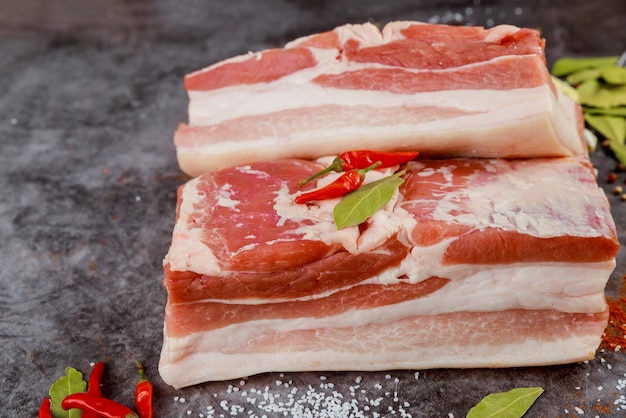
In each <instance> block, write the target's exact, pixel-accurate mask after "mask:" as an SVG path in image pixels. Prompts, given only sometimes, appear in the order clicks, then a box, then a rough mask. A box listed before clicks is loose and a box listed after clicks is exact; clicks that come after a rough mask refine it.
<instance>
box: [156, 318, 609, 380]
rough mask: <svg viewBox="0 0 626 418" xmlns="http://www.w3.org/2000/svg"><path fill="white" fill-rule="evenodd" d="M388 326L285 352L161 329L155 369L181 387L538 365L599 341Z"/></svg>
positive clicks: (588, 350) (584, 353) (585, 350)
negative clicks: (431, 340) (506, 338)
mask: <svg viewBox="0 0 626 418" xmlns="http://www.w3.org/2000/svg"><path fill="white" fill-rule="evenodd" d="M390 326H393V325H390ZM394 331H395V334H396V335H397V336H398V337H397V338H395V339H393V340H387V341H384V342H383V343H382V344H368V343H367V342H366V341H363V345H365V346H367V347H368V348H369V349H368V350H367V351H365V352H359V353H353V352H345V351H338V350H332V348H330V349H327V350H323V351H317V350H311V351H304V350H303V351H295V352H294V351H292V352H288V353H285V352H282V351H277V352H273V353H253V354H241V353H233V354H224V353H220V352H214V351H210V350H207V349H205V347H207V346H210V345H211V340H213V339H214V336H213V334H212V333H210V332H207V333H203V334H200V335H198V336H194V337H185V338H172V337H169V336H168V335H167V330H165V331H164V342H163V349H162V352H161V360H160V362H159V373H160V374H161V377H162V378H163V380H164V381H165V382H166V383H167V384H169V385H172V386H174V387H175V388H181V387H185V386H190V385H194V384H197V383H201V382H206V381H217V380H228V379H235V378H241V377H246V376H250V375H253V374H257V373H263V372H291V371H293V372H302V371H324V370H358V371H376V370H396V369H399V370H407V369H413V370H415V369H419V370H423V369H434V368H475V367H487V368H494V367H524V366H543V365H553V364H565V363H573V362H577V361H583V360H589V359H592V358H593V356H594V353H595V350H596V348H597V347H598V344H599V343H600V338H599V336H598V335H587V334H585V335H572V336H570V337H567V338H562V339H558V340H554V341H545V340H542V339H541V338H538V339H532V338H529V339H528V340H526V341H523V342H518V343H509V344H489V343H483V344H463V345H452V344H439V345H434V344H433V346H431V347H420V346H407V344H406V343H404V340H405V339H404V338H403V336H404V335H406V332H407V330H404V329H397V330H394ZM409 331H410V330H409Z"/></svg>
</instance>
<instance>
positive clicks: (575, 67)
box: [552, 57, 618, 77]
mask: <svg viewBox="0 0 626 418" xmlns="http://www.w3.org/2000/svg"><path fill="white" fill-rule="evenodd" d="M617 59H618V57H598V58H561V59H558V60H556V62H555V63H554V65H553V66H552V74H553V75H555V76H557V77H564V76H566V75H568V74H572V73H575V72H576V71H580V70H585V69H589V68H600V67H606V66H607V65H615V63H616V62H617Z"/></svg>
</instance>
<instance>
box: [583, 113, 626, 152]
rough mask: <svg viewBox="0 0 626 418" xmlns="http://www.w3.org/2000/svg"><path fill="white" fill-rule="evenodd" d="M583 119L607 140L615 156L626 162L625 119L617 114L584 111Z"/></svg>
mask: <svg viewBox="0 0 626 418" xmlns="http://www.w3.org/2000/svg"><path fill="white" fill-rule="evenodd" d="M585 121H587V123H588V124H589V125H590V126H591V127H592V128H594V129H595V130H596V131H598V132H600V134H601V135H603V136H605V137H606V138H607V139H608V140H609V147H610V148H611V150H612V151H613V153H614V154H615V157H616V158H617V159H618V160H619V161H620V162H621V163H622V164H626V145H624V141H625V140H626V119H624V118H622V117H619V116H605V115H591V114H589V113H585Z"/></svg>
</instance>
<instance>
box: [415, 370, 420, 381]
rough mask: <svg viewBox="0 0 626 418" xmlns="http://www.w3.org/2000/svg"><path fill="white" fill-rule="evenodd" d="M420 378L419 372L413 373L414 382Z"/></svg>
mask: <svg viewBox="0 0 626 418" xmlns="http://www.w3.org/2000/svg"><path fill="white" fill-rule="evenodd" d="M419 378H420V372H415V380H419Z"/></svg>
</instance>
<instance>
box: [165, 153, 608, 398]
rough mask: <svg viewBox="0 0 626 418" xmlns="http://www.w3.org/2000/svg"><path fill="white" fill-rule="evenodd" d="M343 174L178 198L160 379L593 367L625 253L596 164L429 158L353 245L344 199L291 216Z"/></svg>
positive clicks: (202, 188) (315, 166) (271, 164)
mask: <svg viewBox="0 0 626 418" xmlns="http://www.w3.org/2000/svg"><path fill="white" fill-rule="evenodd" d="M331 159H332V157H329V158H327V159H322V160H320V162H316V161H310V160H297V159H286V160H274V161H265V162H259V163H252V164H247V165H240V166H236V167H230V168H226V169H221V170H216V171H212V172H209V173H206V174H204V175H202V176H199V177H197V178H194V179H192V180H190V181H189V182H188V183H187V184H185V185H184V186H182V187H181V188H180V189H179V194H178V207H177V219H176V224H175V228H174V232H173V237H172V244H171V247H170V250H169V252H168V254H167V256H166V257H165V260H164V266H165V279H164V284H165V287H166V288H167V292H168V302H167V306H166V312H165V328H164V344H163V350H162V355H161V361H160V365H159V369H160V373H161V376H162V377H163V380H164V381H165V382H167V383H168V384H170V385H172V386H174V387H177V388H179V387H184V386H188V385H193V384H196V383H199V382H204V381H209V380H223V379H233V378H239V377H243V376H248V375H251V374H256V373H262V372H269V371H306V370H361V371H366V370H388V369H424V368H440V367H462V368H469V367H510V366H534V365H546V364H558V363H568V362H575V361H580V360H585V359H590V358H592V357H593V356H594V353H595V350H596V348H597V347H598V345H599V343H600V339H601V335H602V332H603V331H604V329H605V326H606V324H607V318H608V310H607V305H606V302H605V298H604V287H605V285H606V282H607V280H608V278H609V276H610V274H611V272H612V270H613V269H614V266H615V256H616V253H617V250H618V241H617V237H616V231H615V225H614V223H613V220H612V218H611V214H610V211H609V206H608V202H607V200H606V197H605V196H604V194H603V192H602V191H601V190H600V189H599V188H598V186H597V183H596V177H595V173H594V170H593V167H592V166H591V164H590V163H589V161H588V159H587V158H586V157H582V156H581V157H564V158H549V159H539V158H537V159H520V160H504V159H444V160H426V159H418V160H416V161H414V162H411V163H410V164H409V165H408V166H407V174H406V175H405V176H404V183H403V184H402V185H401V186H400V188H399V189H398V190H397V191H396V193H395V195H394V197H393V198H392V200H391V201H390V202H389V203H388V204H387V205H386V206H385V207H384V208H383V209H382V210H380V211H378V212H377V213H376V214H375V215H373V216H372V217H371V218H369V219H368V220H367V221H366V222H365V223H364V224H362V225H359V226H353V227H346V228H343V229H340V230H338V229H337V227H336V225H335V223H334V221H333V216H332V212H333V208H334V206H335V205H336V204H337V202H338V199H333V200H328V201H317V202H312V203H309V204H304V205H303V204H295V203H294V198H295V196H297V195H298V194H299V193H302V191H303V189H302V188H301V187H299V186H298V182H299V180H301V179H303V178H306V177H308V176H309V175H310V174H312V173H314V172H316V171H317V170H319V169H320V168H321V167H322V166H323V165H324V164H326V163H328V162H329V161H330V160H331ZM393 170H394V168H390V169H386V170H374V171H371V172H369V173H368V174H367V177H366V181H367V182H369V181H374V180H376V179H378V178H381V177H383V176H386V175H389V174H390V172H392V171H393ZM334 175H338V174H336V173H333V174H331V175H329V177H324V178H321V179H320V180H318V184H317V185H316V184H311V185H309V186H307V187H305V188H304V190H307V189H308V188H314V187H317V186H320V185H322V184H323V183H325V182H328V181H330V180H332V178H333V176H334Z"/></svg>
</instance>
